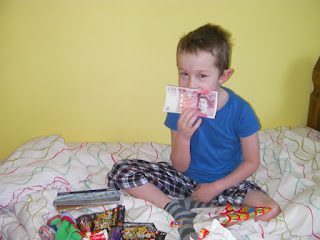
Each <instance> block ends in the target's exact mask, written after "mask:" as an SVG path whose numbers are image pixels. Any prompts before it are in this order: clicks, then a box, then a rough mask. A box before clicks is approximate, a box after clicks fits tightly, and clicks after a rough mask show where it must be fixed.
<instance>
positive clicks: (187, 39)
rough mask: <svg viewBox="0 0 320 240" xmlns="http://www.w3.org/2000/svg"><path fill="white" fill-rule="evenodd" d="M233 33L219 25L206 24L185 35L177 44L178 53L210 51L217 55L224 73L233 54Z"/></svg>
mask: <svg viewBox="0 0 320 240" xmlns="http://www.w3.org/2000/svg"><path fill="white" fill-rule="evenodd" d="M230 38H231V34H230V33H229V32H227V31H226V30H224V29H222V28H221V27H220V26H218V25H213V24H206V25H204V26H201V27H199V28H198V29H196V30H194V31H191V32H189V33H188V34H187V35H185V36H183V37H182V38H181V39H180V41H179V43H178V46H177V54H178V53H181V52H187V53H195V54H197V53H198V52H199V51H205V52H210V53H211V54H212V55H213V56H215V57H216V65H217V67H218V69H219V70H220V73H221V74H222V73H223V71H224V70H226V69H228V68H229V61H230V60H229V58H230V54H231V43H230Z"/></svg>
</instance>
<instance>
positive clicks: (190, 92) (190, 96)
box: [163, 85, 218, 118]
mask: <svg viewBox="0 0 320 240" xmlns="http://www.w3.org/2000/svg"><path fill="white" fill-rule="evenodd" d="M217 103H218V92H215V91H207V90H199V89H191V88H182V87H176V86H168V85H167V86H166V100H165V104H164V107H163V111H164V112H173V113H181V112H182V111H183V110H184V109H186V108H197V109H198V112H199V116H201V117H207V118H215V117H216V112H217Z"/></svg>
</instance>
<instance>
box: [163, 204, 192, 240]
mask: <svg viewBox="0 0 320 240" xmlns="http://www.w3.org/2000/svg"><path fill="white" fill-rule="evenodd" d="M164 210H166V211H167V212H168V213H170V214H171V215H172V216H173V218H174V219H175V220H180V221H182V226H181V227H180V228H179V229H178V232H179V235H180V238H181V240H190V237H192V238H193V239H195V240H196V239H198V235H197V233H196V232H195V230H194V228H193V220H194V218H195V216H196V215H197V214H196V213H195V212H191V211H188V210H186V209H185V208H183V207H182V206H181V205H180V204H179V202H178V201H172V202H170V203H168V204H167V205H166V206H165V208H164Z"/></svg>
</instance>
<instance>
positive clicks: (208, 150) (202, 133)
mask: <svg viewBox="0 0 320 240" xmlns="http://www.w3.org/2000/svg"><path fill="white" fill-rule="evenodd" d="M224 89H225V90H226V91H228V93H229V99H228V101H227V103H226V104H225V105H224V106H223V107H222V108H221V109H220V110H219V111H217V113H216V117H215V119H209V118H202V124H201V126H200V127H199V129H198V130H197V131H196V132H195V133H194V135H193V136H192V138H191V144H190V152H191V163H190V166H189V168H188V170H187V171H186V172H185V174H186V175H187V176H188V177H189V178H191V179H192V180H194V181H196V182H198V183H210V182H214V181H216V180H218V179H221V178H223V177H225V176H227V175H228V174H229V173H231V172H232V171H233V170H235V169H236V168H237V167H238V166H239V165H240V163H241V162H242V160H243V159H242V151H241V144H240V137H248V136H250V135H252V134H254V133H255V132H257V131H258V130H259V129H260V124H259V120H258V118H257V117H256V115H255V113H254V111H253V109H252V108H251V106H250V105H249V103H247V102H246V101H245V100H243V99H242V98H241V97H239V96H238V95H236V94H235V93H234V92H233V91H231V90H230V89H228V88H224ZM179 117H180V114H178V113H168V115H167V118H166V120H165V125H166V126H167V127H168V128H170V129H172V130H175V131H177V123H178V119H179Z"/></svg>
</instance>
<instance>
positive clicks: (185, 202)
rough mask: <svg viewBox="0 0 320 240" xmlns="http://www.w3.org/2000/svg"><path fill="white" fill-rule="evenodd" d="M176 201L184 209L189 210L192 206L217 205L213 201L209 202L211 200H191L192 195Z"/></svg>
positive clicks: (206, 206) (205, 206)
mask: <svg viewBox="0 0 320 240" xmlns="http://www.w3.org/2000/svg"><path fill="white" fill-rule="evenodd" d="M178 202H179V204H180V205H181V206H182V207H183V208H185V209H186V210H191V209H193V208H208V207H216V206H217V205H216V204H215V203H211V202H209V203H202V202H196V201H193V200H192V197H187V198H185V199H181V200H179V201H178Z"/></svg>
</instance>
